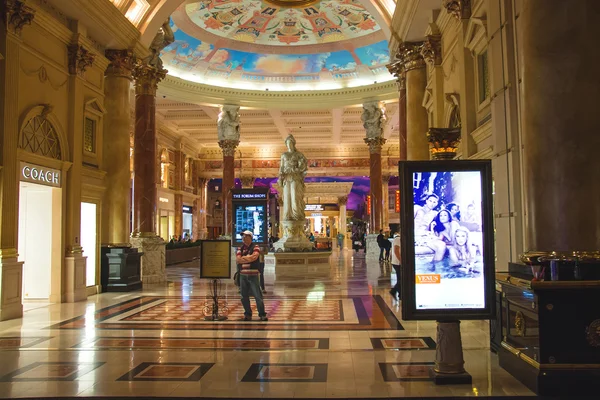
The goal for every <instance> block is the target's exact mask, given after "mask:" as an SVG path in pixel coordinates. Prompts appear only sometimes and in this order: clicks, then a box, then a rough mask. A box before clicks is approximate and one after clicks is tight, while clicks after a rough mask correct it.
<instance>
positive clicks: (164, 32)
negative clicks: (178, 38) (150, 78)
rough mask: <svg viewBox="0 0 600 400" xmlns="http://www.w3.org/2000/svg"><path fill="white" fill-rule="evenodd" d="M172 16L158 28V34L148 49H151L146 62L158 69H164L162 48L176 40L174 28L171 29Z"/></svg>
mask: <svg viewBox="0 0 600 400" xmlns="http://www.w3.org/2000/svg"><path fill="white" fill-rule="evenodd" d="M170 22H171V18H169V19H167V20H166V21H165V22H164V23H163V24H162V26H161V28H160V29H159V30H158V33H157V34H156V36H154V39H153V40H152V43H150V46H149V47H148V49H149V50H150V55H149V56H148V57H146V58H145V59H144V62H145V63H146V64H148V65H150V66H152V67H155V68H156V69H158V70H162V69H163V63H162V60H161V59H160V52H161V51H162V49H164V48H165V47H167V46H168V45H170V44H171V43H173V42H174V41H175V35H174V34H173V30H172V29H171V25H170Z"/></svg>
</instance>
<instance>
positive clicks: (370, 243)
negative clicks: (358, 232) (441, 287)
mask: <svg viewBox="0 0 600 400" xmlns="http://www.w3.org/2000/svg"><path fill="white" fill-rule="evenodd" d="M377 236H378V235H377V234H375V233H371V234H369V235H367V243H366V245H367V249H366V251H365V253H366V255H367V259H369V260H379V253H380V251H381V249H380V248H379V243H377Z"/></svg>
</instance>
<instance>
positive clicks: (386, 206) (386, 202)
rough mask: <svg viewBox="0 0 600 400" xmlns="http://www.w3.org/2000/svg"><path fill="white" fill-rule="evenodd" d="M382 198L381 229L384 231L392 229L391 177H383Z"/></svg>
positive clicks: (387, 175)
mask: <svg viewBox="0 0 600 400" xmlns="http://www.w3.org/2000/svg"><path fill="white" fill-rule="evenodd" d="M381 181H382V192H383V193H382V196H383V216H382V221H383V222H382V224H381V228H382V229H383V230H386V231H387V230H388V229H390V193H389V192H390V175H389V174H386V175H383V176H382V179H381Z"/></svg>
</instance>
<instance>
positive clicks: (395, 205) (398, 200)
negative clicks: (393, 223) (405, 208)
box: [394, 190, 400, 213]
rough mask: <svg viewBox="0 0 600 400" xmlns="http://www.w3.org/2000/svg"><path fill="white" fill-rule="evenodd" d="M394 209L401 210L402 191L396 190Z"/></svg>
mask: <svg viewBox="0 0 600 400" xmlns="http://www.w3.org/2000/svg"><path fill="white" fill-rule="evenodd" d="M394 211H395V212H397V213H399V212H400V191H399V190H396V197H395V198H394Z"/></svg>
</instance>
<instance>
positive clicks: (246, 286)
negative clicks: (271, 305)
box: [240, 274, 267, 317]
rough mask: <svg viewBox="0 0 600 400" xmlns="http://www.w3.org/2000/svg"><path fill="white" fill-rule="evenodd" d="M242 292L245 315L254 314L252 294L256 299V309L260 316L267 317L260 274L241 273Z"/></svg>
mask: <svg viewBox="0 0 600 400" xmlns="http://www.w3.org/2000/svg"><path fill="white" fill-rule="evenodd" d="M240 294H241V295H242V305H243V306H244V316H245V317H251V316H252V308H251V307H250V295H252V297H254V300H256V309H257V310H258V316H259V317H266V316H267V313H266V312H265V304H264V303H263V297H262V292H261V291H260V283H259V274H256V275H244V274H240Z"/></svg>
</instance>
